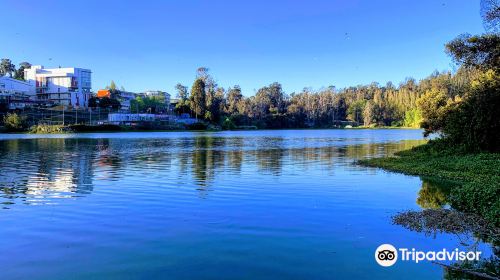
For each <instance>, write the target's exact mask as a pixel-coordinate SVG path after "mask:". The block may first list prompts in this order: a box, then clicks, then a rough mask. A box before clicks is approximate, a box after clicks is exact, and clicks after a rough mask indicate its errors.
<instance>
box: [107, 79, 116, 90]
mask: <svg viewBox="0 0 500 280" xmlns="http://www.w3.org/2000/svg"><path fill="white" fill-rule="evenodd" d="M107 88H108V89H109V90H111V91H115V90H116V84H115V81H113V80H111V83H110V84H109V86H107Z"/></svg>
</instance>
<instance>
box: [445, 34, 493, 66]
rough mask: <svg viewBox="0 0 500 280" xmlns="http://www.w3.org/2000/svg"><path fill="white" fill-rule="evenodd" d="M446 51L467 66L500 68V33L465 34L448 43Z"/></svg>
mask: <svg viewBox="0 0 500 280" xmlns="http://www.w3.org/2000/svg"><path fill="white" fill-rule="evenodd" d="M446 51H447V53H448V54H450V55H451V57H452V58H453V60H455V62H457V64H460V65H463V66H465V67H474V68H480V69H496V70H497V71H498V70H500V35H498V34H483V35H476V36H471V35H469V34H463V35H460V36H459V37H457V38H456V39H454V40H453V41H451V42H449V43H448V44H446Z"/></svg>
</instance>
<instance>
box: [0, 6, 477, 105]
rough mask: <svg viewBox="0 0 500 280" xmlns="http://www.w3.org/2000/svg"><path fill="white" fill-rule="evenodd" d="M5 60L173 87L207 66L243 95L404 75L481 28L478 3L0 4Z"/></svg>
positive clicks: (441, 63) (446, 64)
mask: <svg viewBox="0 0 500 280" xmlns="http://www.w3.org/2000/svg"><path fill="white" fill-rule="evenodd" d="M1 6H2V10H3V12H2V22H3V24H2V28H0V42H1V44H0V57H2V58H4V57H7V58H11V59H12V60H13V61H14V62H15V63H16V64H17V63H19V62H21V61H28V62H31V63H33V64H42V65H45V66H46V67H57V66H59V65H60V66H63V67H65V66H75V67H82V68H90V69H91V70H92V72H93V74H92V75H93V77H92V82H93V90H97V89H99V88H102V87H104V86H106V85H107V84H109V81H110V80H114V81H115V82H116V83H117V84H118V85H119V86H124V87H125V88H126V89H127V90H131V91H143V90H147V89H158V90H165V91H168V92H170V93H173V92H174V86H175V84H176V83H178V82H181V83H182V84H185V85H188V86H191V84H192V82H193V79H194V76H195V70H196V69H197V68H198V67H199V66H206V67H209V68H210V71H211V73H212V75H213V76H214V77H215V78H216V80H217V81H218V83H219V85H220V86H223V87H229V86H232V85H235V84H239V85H240V86H241V87H242V89H243V93H244V94H245V95H247V96H248V95H253V94H254V92H255V90H256V89H258V88H260V87H262V86H264V85H267V84H269V83H272V82H275V81H278V82H280V83H282V84H283V87H284V89H285V91H286V92H287V93H291V92H293V91H300V90H302V88H304V87H312V88H315V89H317V88H321V87H326V86H329V85H334V86H336V87H345V86H350V85H357V84H366V83H370V82H372V81H376V82H379V83H381V84H385V82H387V81H389V80H390V81H393V82H394V83H399V82H400V81H402V80H404V79H405V77H408V76H412V77H415V78H416V79H420V78H423V77H425V76H427V75H429V74H430V73H431V72H432V71H434V70H448V69H452V68H453V67H454V66H453V64H452V62H451V60H450V58H449V57H448V56H447V55H446V54H445V53H444V44H445V43H446V42H447V41H449V40H451V39H453V38H454V37H456V36H457V35H459V34H460V33H465V32H468V33H472V34H474V33H481V32H483V27H482V23H481V18H480V15H479V0H439V1H438V0H419V1H415V0H411V1H406V0H380V1H373V0H342V1H341V0H324V1H320V0H309V1H305V0H304V1H293V0H290V1H269V0H268V1H261V0H255V1H238V0H234V1H229V0H227V1H220V0H214V1H195V0H182V1H180V0H179V1H147V0H142V1H103V0H98V1H94V0H86V1H62V0H61V1H51V0H47V1H2V4H1Z"/></svg>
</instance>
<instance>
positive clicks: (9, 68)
mask: <svg viewBox="0 0 500 280" xmlns="http://www.w3.org/2000/svg"><path fill="white" fill-rule="evenodd" d="M15 71H16V66H15V65H14V64H13V63H12V61H11V60H10V59H8V58H2V60H1V62H0V76H5V75H7V74H9V76H12V73H13V72H15Z"/></svg>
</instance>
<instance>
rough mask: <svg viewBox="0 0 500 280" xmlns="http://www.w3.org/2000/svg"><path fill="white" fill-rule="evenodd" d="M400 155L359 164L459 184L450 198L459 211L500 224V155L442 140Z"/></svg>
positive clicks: (452, 191) (364, 161)
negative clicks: (479, 152)
mask: <svg viewBox="0 0 500 280" xmlns="http://www.w3.org/2000/svg"><path fill="white" fill-rule="evenodd" d="M396 155H397V157H388V158H373V159H368V160H361V161H360V162H359V163H360V164H362V165H366V166H372V167H381V168H384V169H388V170H392V171H396V172H401V173H405V174H410V175H420V176H424V177H428V178H436V179H442V180H449V181H453V182H456V183H457V184H458V186H456V187H453V188H452V190H451V194H450V197H449V200H450V201H451V204H452V206H453V207H454V208H455V209H458V210H461V211H464V212H470V213H476V214H479V215H481V216H483V217H484V218H486V219H488V220H489V221H490V222H493V223H496V225H500V219H499V218H500V215H499V211H500V200H499V199H498V198H499V197H500V173H499V172H498V171H499V170H500V154H495V153H482V154H467V153H466V152H465V151H464V150H463V149H460V147H455V146H453V145H450V144H449V142H448V140H442V139H440V140H434V141H430V142H429V143H428V144H426V145H423V146H418V147H415V148H413V149H411V150H407V151H402V152H398V153H396Z"/></svg>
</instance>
